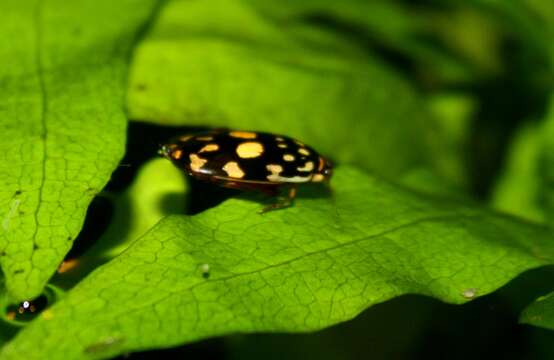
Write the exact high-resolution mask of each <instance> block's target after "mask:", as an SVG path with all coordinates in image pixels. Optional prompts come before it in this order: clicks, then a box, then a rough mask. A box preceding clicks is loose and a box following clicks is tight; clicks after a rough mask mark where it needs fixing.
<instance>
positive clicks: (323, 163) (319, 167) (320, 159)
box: [317, 156, 325, 171]
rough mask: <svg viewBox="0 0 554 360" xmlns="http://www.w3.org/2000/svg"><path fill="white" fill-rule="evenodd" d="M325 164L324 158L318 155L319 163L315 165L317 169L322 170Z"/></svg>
mask: <svg viewBox="0 0 554 360" xmlns="http://www.w3.org/2000/svg"><path fill="white" fill-rule="evenodd" d="M324 166H325V160H323V158H322V157H321V156H320V157H319V165H318V166H317V171H321V170H323V167H324Z"/></svg>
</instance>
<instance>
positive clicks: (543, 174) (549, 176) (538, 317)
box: [507, 96, 554, 330]
mask: <svg viewBox="0 0 554 360" xmlns="http://www.w3.org/2000/svg"><path fill="white" fill-rule="evenodd" d="M536 143H537V144H535V147H537V148H538V150H536V152H537V154H536V155H535V156H534V157H533V158H532V159H529V161H530V163H531V164H532V165H531V166H533V169H534V170H535V171H534V172H532V173H531V174H529V173H528V172H525V171H523V172H522V173H521V174H520V175H515V174H512V177H513V178H514V179H521V178H524V179H525V178H530V177H532V179H533V182H531V186H532V187H531V189H533V190H535V191H534V192H533V193H532V195H535V196H534V197H533V196H532V197H531V198H527V199H526V200H527V201H526V204H531V205H532V206H533V207H534V208H535V209H538V210H537V211H538V212H539V214H540V216H542V219H543V220H544V221H546V223H547V224H549V225H550V227H551V228H552V229H553V230H552V232H554V96H552V97H551V100H550V110H549V113H548V115H547V118H546V120H545V122H544V123H543V124H541V125H540V131H539V132H537V136H536ZM508 179H510V178H508ZM507 181H517V180H507ZM522 198H523V197H522ZM523 199H525V198H523ZM553 299H554V292H552V293H550V294H549V295H546V296H545V297H542V298H539V299H537V300H536V301H535V302H533V303H532V304H531V305H529V306H528V307H527V308H526V309H525V310H524V311H523V313H522V314H521V317H520V321H521V322H524V323H527V324H531V325H536V326H541V327H546V328H549V329H552V330H554V300H553Z"/></svg>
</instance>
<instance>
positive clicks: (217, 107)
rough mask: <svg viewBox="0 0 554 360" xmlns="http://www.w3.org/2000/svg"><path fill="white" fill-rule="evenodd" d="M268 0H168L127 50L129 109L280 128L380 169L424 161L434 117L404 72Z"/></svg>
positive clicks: (184, 120) (172, 118)
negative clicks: (278, 11)
mask: <svg viewBox="0 0 554 360" xmlns="http://www.w3.org/2000/svg"><path fill="white" fill-rule="evenodd" d="M269 8H272V7H271V6H270V7H269ZM268 11H269V10H267V9H266V8H265V7H264V11H261V10H258V8H257V7H256V6H254V5H252V2H249V1H240V0H232V1H229V0H218V1H210V2H207V1H195V2H190V1H172V2H169V3H168V4H167V6H166V7H165V8H164V10H163V11H162V13H161V15H160V17H159V19H158V21H157V22H156V24H155V25H154V26H153V28H152V30H151V32H150V33H149V35H148V36H147V37H146V38H145V40H144V42H142V43H141V44H140V45H139V47H138V49H137V51H136V52H135V57H134V61H133V66H132V69H131V76H130V86H129V90H128V91H129V94H128V102H127V105H128V109H129V113H130V117H131V118H133V119H138V120H144V121H151V122H155V123H160V124H179V125H202V126H213V127H222V126H223V127H230V128H242V129H253V130H266V131H270V132H273V133H285V134H288V135H291V136H293V137H296V138H298V139H300V140H302V141H306V142H307V143H309V144H311V145H313V146H315V147H316V148H317V149H318V150H320V151H321V152H322V153H323V154H325V155H327V156H329V157H330V158H331V159H334V160H337V161H340V162H341V163H351V164H357V165H358V166H360V167H363V168H365V169H373V170H377V171H379V172H380V173H382V174H386V175H398V174H401V173H403V172H404V171H406V170H409V169H412V168H416V167H420V166H427V165H429V163H430V162H431V160H430V159H432V158H433V157H434V156H435V155H434V153H433V151H432V149H434V143H433V142H434V141H438V140H436V138H432V136H431V135H432V134H433V126H434V124H433V119H432V118H431V117H430V116H429V114H428V113H427V111H425V107H424V104H423V103H422V101H420V99H419V98H418V96H417V95H416V94H415V92H414V91H413V89H412V88H411V87H410V86H409V84H408V83H407V82H406V81H404V80H403V79H402V78H401V77H399V76H398V75H397V74H395V73H394V72H393V71H392V70H391V69H389V68H387V67H386V66H385V65H384V64H382V63H381V62H379V61H378V60H377V59H376V58H375V57H373V56H372V55H371V53H370V52H369V51H368V50H367V49H365V48H361V47H360V46H359V44H357V43H355V42H351V41H348V39H346V38H345V37H344V36H343V35H341V34H339V33H334V32H332V31H330V30H325V29H323V28H321V27H317V26H315V25H313V24H310V23H304V22H302V21H297V19H295V18H294V17H292V18H287V19H285V18H284V17H276V18H274V17H270V16H269V15H268V14H266V13H267V12H268ZM438 153H440V152H438ZM384 154H386V156H384ZM390 159H394V161H390Z"/></svg>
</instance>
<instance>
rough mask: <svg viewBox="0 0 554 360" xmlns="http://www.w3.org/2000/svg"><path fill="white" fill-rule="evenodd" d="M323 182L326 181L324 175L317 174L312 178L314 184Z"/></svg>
mask: <svg viewBox="0 0 554 360" xmlns="http://www.w3.org/2000/svg"><path fill="white" fill-rule="evenodd" d="M323 180H325V176H323V175H322V174H315V175H314V176H312V181H313V182H321V181H323Z"/></svg>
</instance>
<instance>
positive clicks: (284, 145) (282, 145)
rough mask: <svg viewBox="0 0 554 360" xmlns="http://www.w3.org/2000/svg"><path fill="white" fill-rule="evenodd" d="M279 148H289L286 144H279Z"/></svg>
mask: <svg viewBox="0 0 554 360" xmlns="http://www.w3.org/2000/svg"><path fill="white" fill-rule="evenodd" d="M277 146H279V147H280V148H281V149H286V148H287V144H285V143H279V144H277Z"/></svg>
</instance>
